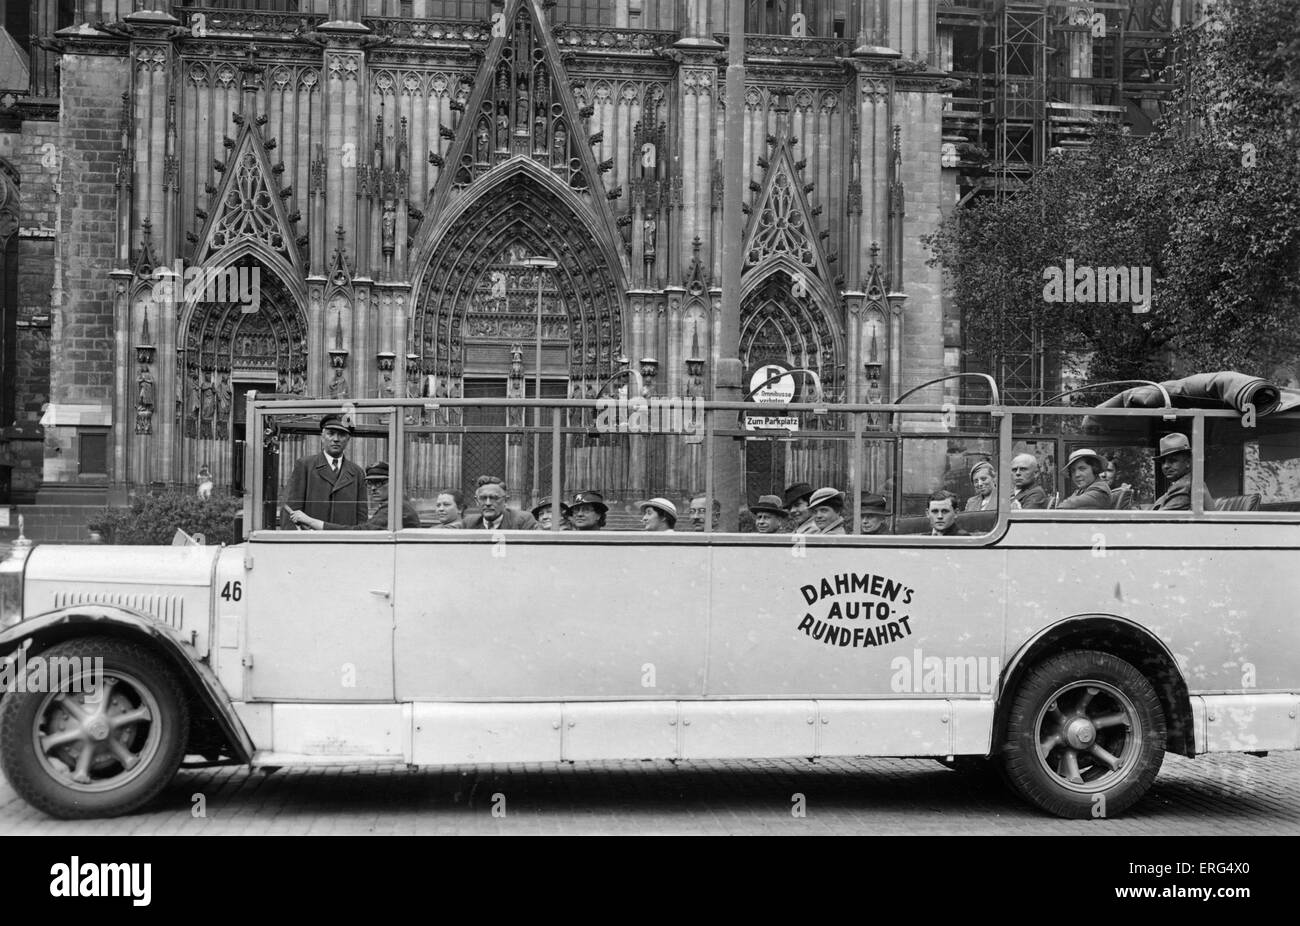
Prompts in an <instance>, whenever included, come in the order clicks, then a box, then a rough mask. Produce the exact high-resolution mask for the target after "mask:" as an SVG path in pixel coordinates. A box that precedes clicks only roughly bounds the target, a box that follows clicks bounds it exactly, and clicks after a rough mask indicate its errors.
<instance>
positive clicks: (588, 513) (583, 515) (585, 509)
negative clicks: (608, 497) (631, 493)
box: [571, 491, 609, 531]
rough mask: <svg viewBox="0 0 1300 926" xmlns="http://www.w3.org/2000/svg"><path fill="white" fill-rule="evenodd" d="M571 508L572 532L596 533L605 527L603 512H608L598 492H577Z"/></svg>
mask: <svg viewBox="0 0 1300 926" xmlns="http://www.w3.org/2000/svg"><path fill="white" fill-rule="evenodd" d="M571 507H572V509H573V514H572V519H573V529H574V530H576V531H598V530H600V529H601V528H602V527H604V526H605V512H607V511H609V506H608V505H606V504H605V497H604V496H603V495H601V494H600V493H599V492H591V491H587V492H579V493H578V494H577V495H575V496H573V505H572V506H571Z"/></svg>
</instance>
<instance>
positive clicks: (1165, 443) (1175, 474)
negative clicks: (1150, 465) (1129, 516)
mask: <svg viewBox="0 0 1300 926" xmlns="http://www.w3.org/2000/svg"><path fill="white" fill-rule="evenodd" d="M1156 462H1157V463H1159V464H1160V472H1162V473H1164V476H1165V479H1166V480H1167V481H1168V484H1167V486H1166V488H1165V494H1164V495H1162V496H1160V497H1159V498H1157V499H1156V503H1155V504H1154V505H1152V506H1151V510H1152V511H1191V510H1192V445H1191V442H1190V441H1188V440H1187V435H1186V434H1166V435H1165V436H1164V437H1162V438H1160V454H1159V456H1157V457H1156ZM1201 498H1202V500H1203V502H1204V510H1205V511H1213V510H1214V499H1212V498H1211V497H1210V493H1209V492H1207V491H1206V490H1205V489H1204V488H1202V489H1201Z"/></svg>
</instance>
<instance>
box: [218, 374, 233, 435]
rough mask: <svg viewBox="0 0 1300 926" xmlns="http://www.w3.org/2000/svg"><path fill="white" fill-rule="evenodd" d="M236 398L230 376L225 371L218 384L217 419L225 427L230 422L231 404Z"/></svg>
mask: <svg viewBox="0 0 1300 926" xmlns="http://www.w3.org/2000/svg"><path fill="white" fill-rule="evenodd" d="M234 399H235V390H234V389H233V388H231V385H230V377H229V376H227V375H225V374H224V373H223V374H221V383H220V384H219V385H218V386H217V421H218V422H219V426H220V427H221V428H223V429H224V428H225V427H226V425H227V424H229V423H230V406H231V404H232V403H233V402H234Z"/></svg>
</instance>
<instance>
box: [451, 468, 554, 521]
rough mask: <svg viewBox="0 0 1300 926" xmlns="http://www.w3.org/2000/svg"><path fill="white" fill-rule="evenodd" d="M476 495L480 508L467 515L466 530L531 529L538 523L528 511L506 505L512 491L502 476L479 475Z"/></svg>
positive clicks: (465, 519)
mask: <svg viewBox="0 0 1300 926" xmlns="http://www.w3.org/2000/svg"><path fill="white" fill-rule="evenodd" d="M474 497H475V498H476V499H478V506H479V510H478V511H471V512H470V513H469V514H467V515H465V518H464V521H465V528H466V530H488V531H511V530H514V531H530V530H532V529H533V527H534V526H536V524H537V522H536V521H534V520H533V516H532V515H531V514H529V513H528V512H527V511H520V510H519V509H517V508H507V507H506V500H507V499H508V498H510V492H509V491H508V490H507V489H506V484H505V480H503V479H501V477H500V476H479V477H478V489H477V490H475V492H474Z"/></svg>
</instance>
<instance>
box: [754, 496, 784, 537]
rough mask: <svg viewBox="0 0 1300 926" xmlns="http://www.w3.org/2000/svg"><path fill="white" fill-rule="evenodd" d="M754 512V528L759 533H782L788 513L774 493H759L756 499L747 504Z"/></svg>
mask: <svg viewBox="0 0 1300 926" xmlns="http://www.w3.org/2000/svg"><path fill="white" fill-rule="evenodd" d="M749 510H750V511H752V512H753V513H754V529H755V530H756V531H757V532H758V533H760V534H783V533H785V530H786V526H785V525H786V519H787V518H788V517H789V516H790V513H789V512H788V511H786V510H785V506H784V505H782V504H781V499H779V498H777V497H776V496H775V495H760V496H759V498H758V501H757V502H755V503H754V504H752V505H750V506H749Z"/></svg>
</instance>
